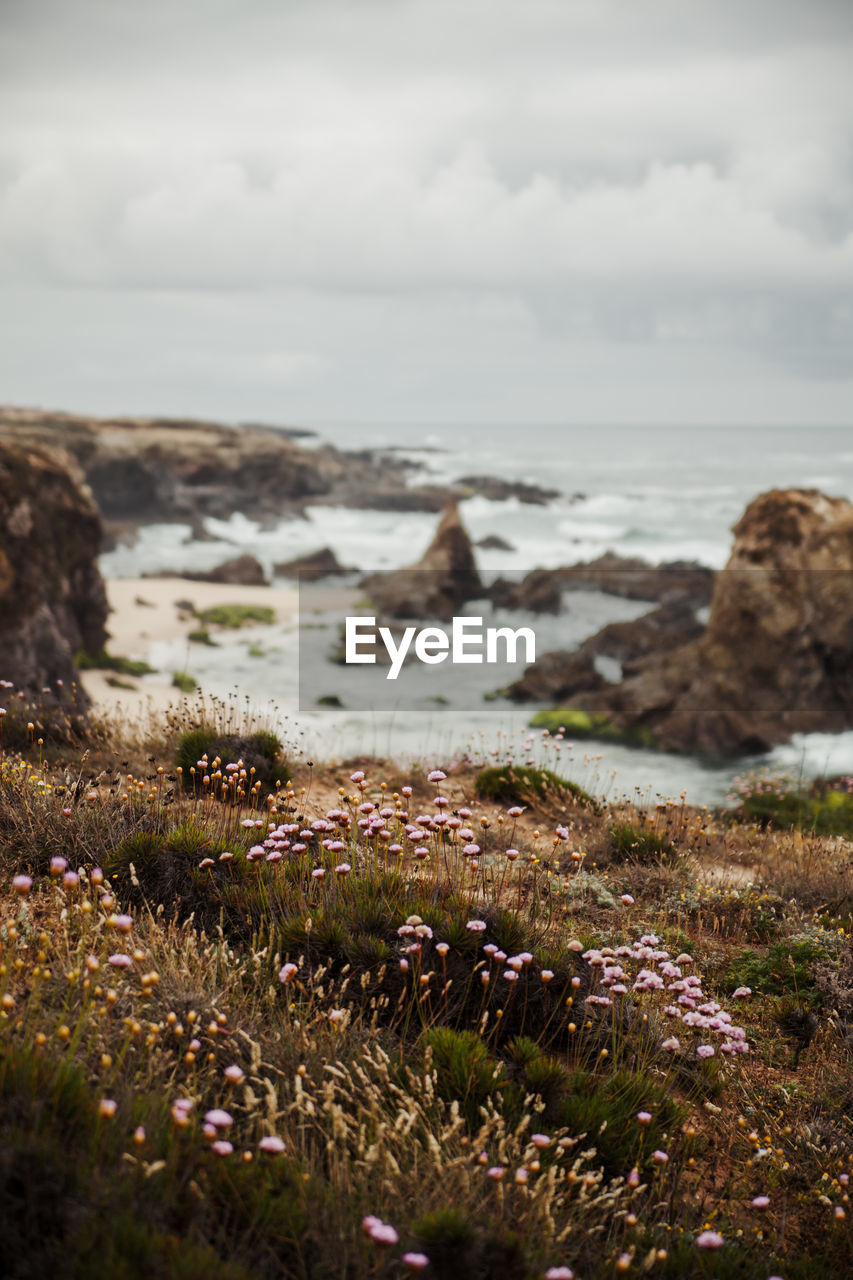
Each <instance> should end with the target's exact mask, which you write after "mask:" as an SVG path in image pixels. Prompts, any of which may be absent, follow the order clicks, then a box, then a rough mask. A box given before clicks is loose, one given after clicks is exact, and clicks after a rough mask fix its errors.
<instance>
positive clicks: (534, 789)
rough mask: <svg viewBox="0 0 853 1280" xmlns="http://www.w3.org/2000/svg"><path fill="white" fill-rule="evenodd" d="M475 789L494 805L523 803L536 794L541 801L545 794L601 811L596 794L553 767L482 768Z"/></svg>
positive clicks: (476, 779) (507, 766)
mask: <svg viewBox="0 0 853 1280" xmlns="http://www.w3.org/2000/svg"><path fill="white" fill-rule="evenodd" d="M474 789H475V791H476V793H477V796H478V797H479V798H480V799H481V800H491V801H493V802H494V803H495V804H503V805H511V804H523V803H524V801H525V800H528V799H530V797H531V795H533V796H536V797H537V799H540V800H543V799H545V798H546V797H551V798H552V799H556V800H568V799H572V800H574V801H577V802H579V803H581V804H585V805H587V806H588V807H589V808H591V809H592V810H594V811H595V812H596V813H597V812H598V811H599V810H600V805H599V803H598V801H597V800H596V799H595V797H594V796H591V795H590V793H589V792H588V791H585V790H584V789H583V787H581V786H578V784H577V783H576V782H569V780H568V779H567V778H561V777H560V776H559V775H558V774H556V773H554V772H552V770H550V769H536V768H532V767H530V766H528V765H521V764H513V765H503V766H494V767H492V768H489V769H483V770H481V772H480V773H478V774H477V777H476V778H475V779H474Z"/></svg>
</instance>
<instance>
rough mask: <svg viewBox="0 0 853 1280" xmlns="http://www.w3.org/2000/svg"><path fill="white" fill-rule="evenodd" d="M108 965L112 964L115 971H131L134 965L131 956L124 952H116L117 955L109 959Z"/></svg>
mask: <svg viewBox="0 0 853 1280" xmlns="http://www.w3.org/2000/svg"><path fill="white" fill-rule="evenodd" d="M107 964H111V965H112V966H113V968H114V969H129V968H130V966H131V965H132V964H133V961H132V960H131V958H130V956H126V955H125V954H124V953H123V952H121V951H119V952H116V954H115V955H113V956H110V957H109V959H108V960H107Z"/></svg>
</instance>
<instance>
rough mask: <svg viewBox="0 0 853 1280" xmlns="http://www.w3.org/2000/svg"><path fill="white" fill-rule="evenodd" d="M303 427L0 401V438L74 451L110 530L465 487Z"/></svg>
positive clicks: (404, 499)
mask: <svg viewBox="0 0 853 1280" xmlns="http://www.w3.org/2000/svg"><path fill="white" fill-rule="evenodd" d="M301 434H304V433H300V432H298V431H295V430H294V429H292V428H291V429H289V430H288V429H281V430H280V429H277V428H274V427H264V426H253V425H244V426H241V427H232V426H225V425H222V424H220V423H215V422H198V421H194V420H190V419H186V420H184V419H170V418H84V417H81V416H79V415H74V414H68V413H49V412H42V411H41V410H37V409H12V408H2V407H0V440H7V441H9V442H11V443H16V444H18V445H19V446H21V447H28V446H36V447H41V448H47V449H50V450H51V451H54V452H55V451H57V450H60V449H61V450H64V451H66V452H67V453H68V454H69V455H71V456H72V457H73V458H74V459H75V460H76V462H77V463H78V465H79V466H80V468H81V470H82V473H83V475H84V477H85V479H86V482H87V483H88V485H89V487H90V488H91V490H92V493H93V495H94V497H95V501H96V502H97V504H98V507H99V509H100V511H101V514H102V516H103V518H104V521H105V523H106V525H107V532H108V534H109V536H110V537H111V538H113V539H117V538H120V537H122V536H124V535H126V534H127V533H128V531H131V530H133V529H134V528H135V527H136V526H137V525H140V524H151V523H154V522H156V521H163V522H178V521H180V522H182V523H187V524H189V525H190V526H191V528H195V529H199V530H202V528H203V520H204V517H205V516H218V517H227V516H229V515H231V514H232V513H234V512H242V513H243V514H244V515H246V516H248V517H249V518H251V519H254V520H258V521H259V522H260V523H261V524H264V525H269V524H275V523H277V522H278V521H279V520H281V519H283V518H285V517H287V516H288V515H299V514H301V513H302V512H303V511H304V508H305V507H306V506H307V505H309V504H318V505H334V506H348V507H366V508H371V509H374V510H382V511H436V512H438V511H441V510H442V509H443V508H444V506H445V505H446V503H447V502H448V501H449V500H450V499H452V498H463V497H466V496H469V495H470V493H471V492H472V490H470V489H464V488H462V489H460V488H458V487H457V486H453V485H449V486H448V485H438V484H423V485H410V484H409V483H408V480H409V477H410V475H411V473H412V471H413V470H414V464H413V463H411V462H410V461H407V460H406V459H405V458H404V457H401V456H398V455H396V454H394V453H393V452H390V451H384V452H383V451H375V450H371V449H360V450H342V449H337V448H335V447H334V446H333V445H328V444H327V445H320V444H318V445H306V444H303V443H301V441H300V439H299V437H300V435H301ZM480 480H481V481H482V484H483V485H484V486H485V489H484V490H483V491H484V492H485V491H486V490H488V493H487V496H491V497H498V496H500V492H501V486H502V484H503V482H502V481H498V480H495V481H491V480H490V479H489V477H481V478H480ZM494 486H497V488H494ZM522 488H525V486H522ZM492 490H494V491H492ZM534 490H535V486H533V487H532V488H531V494H532V495H533V496H530V497H528V498H524V499H523V500H525V501H537V502H538V501H545V500H546V497H545V496H543V495H545V493H546V491H544V490H543V491H541V492H540V491H538V490H535V493H534ZM202 536H204V535H202Z"/></svg>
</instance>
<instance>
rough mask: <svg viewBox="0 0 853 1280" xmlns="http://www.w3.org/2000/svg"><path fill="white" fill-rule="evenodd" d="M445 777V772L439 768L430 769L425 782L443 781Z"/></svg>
mask: <svg viewBox="0 0 853 1280" xmlns="http://www.w3.org/2000/svg"><path fill="white" fill-rule="evenodd" d="M446 777H447V774H446V773H443V772H442V771H441V769H432V770H431V771H430V772H429V773H428V774H427V782H444V780H445V778H446Z"/></svg>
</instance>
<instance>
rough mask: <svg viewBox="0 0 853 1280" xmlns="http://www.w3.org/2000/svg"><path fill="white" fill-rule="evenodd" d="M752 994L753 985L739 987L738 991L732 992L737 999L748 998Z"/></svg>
mask: <svg viewBox="0 0 853 1280" xmlns="http://www.w3.org/2000/svg"><path fill="white" fill-rule="evenodd" d="M751 995H752V987H738V988H737V990H736V991H733V992H732V996H733V997H734V999H735V1000H748V999H749V997H750V996H751Z"/></svg>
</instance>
